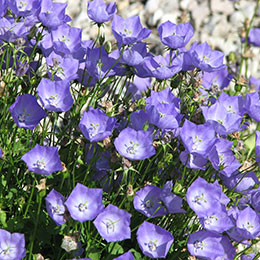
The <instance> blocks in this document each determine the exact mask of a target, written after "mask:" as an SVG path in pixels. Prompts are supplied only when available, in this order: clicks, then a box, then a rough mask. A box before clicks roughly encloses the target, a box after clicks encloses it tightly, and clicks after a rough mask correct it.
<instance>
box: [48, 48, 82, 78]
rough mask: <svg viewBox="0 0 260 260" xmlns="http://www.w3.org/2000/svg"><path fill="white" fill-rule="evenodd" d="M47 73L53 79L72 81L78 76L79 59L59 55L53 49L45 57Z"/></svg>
mask: <svg viewBox="0 0 260 260" xmlns="http://www.w3.org/2000/svg"><path fill="white" fill-rule="evenodd" d="M46 63H47V68H48V70H49V71H48V74H49V77H50V78H53V79H54V80H56V81H58V80H67V81H72V80H74V79H76V78H77V77H78V68H79V61H78V60H77V59H74V58H73V57H71V56H69V55H67V56H61V55H59V54H57V53H55V52H54V51H53V52H51V54H50V55H49V56H48V57H47V58H46Z"/></svg>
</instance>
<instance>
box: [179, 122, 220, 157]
mask: <svg viewBox="0 0 260 260" xmlns="http://www.w3.org/2000/svg"><path fill="white" fill-rule="evenodd" d="M180 137H181V139H182V142H183V145H184V147H185V148H186V150H187V151H188V152H189V153H197V154H199V155H201V156H203V157H206V156H208V153H209V151H210V150H211V149H212V147H213V145H214V144H215V143H216V141H217V139H216V138H215V131H214V129H213V128H212V127H211V126H210V125H205V124H203V125H196V124H194V123H192V122H190V121H189V120H185V122H184V124H183V127H182V128H181V131H180Z"/></svg>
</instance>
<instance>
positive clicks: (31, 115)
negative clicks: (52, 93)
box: [9, 94, 47, 130]
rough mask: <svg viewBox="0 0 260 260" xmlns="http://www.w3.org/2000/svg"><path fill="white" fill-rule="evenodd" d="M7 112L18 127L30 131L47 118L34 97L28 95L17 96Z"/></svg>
mask: <svg viewBox="0 0 260 260" xmlns="http://www.w3.org/2000/svg"><path fill="white" fill-rule="evenodd" d="M9 111H10V113H11V115H12V117H13V120H14V122H15V123H16V124H17V126H18V127H20V128H25V129H31V130H32V129H34V128H35V127H36V126H37V125H38V124H39V123H40V121H41V120H42V119H43V118H44V117H46V116H47V114H46V113H45V111H44V110H43V109H42V108H41V106H40V105H39V104H38V102H37V99H36V97H35V96H32V95H30V94H25V95H21V96H18V97H17V99H16V100H15V102H14V103H13V104H12V105H11V106H10V107H9Z"/></svg>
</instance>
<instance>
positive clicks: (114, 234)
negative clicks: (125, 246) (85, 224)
mask: <svg viewBox="0 0 260 260" xmlns="http://www.w3.org/2000/svg"><path fill="white" fill-rule="evenodd" d="M130 218H131V214H130V213H128V212H127V211H125V210H123V209H119V208H118V207H116V206H114V205H112V204H109V205H108V206H107V207H106V208H105V209H104V210H103V211H102V212H101V213H100V214H99V215H98V216H97V218H96V219H95V220H94V222H93V223H94V225H95V227H96V228H97V230H98V233H99V234H100V235H101V236H102V237H103V238H104V239H105V240H106V241H107V242H116V241H122V240H125V239H129V238H131V230H130Z"/></svg>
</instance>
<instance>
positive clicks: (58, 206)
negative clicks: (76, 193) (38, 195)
mask: <svg viewBox="0 0 260 260" xmlns="http://www.w3.org/2000/svg"><path fill="white" fill-rule="evenodd" d="M45 202H46V209H47V212H48V214H49V216H50V217H51V218H52V219H53V220H54V221H55V223H56V224H57V225H62V224H64V223H65V222H66V220H65V217H64V214H65V205H64V202H65V198H64V196H63V195H61V194H60V193H59V192H57V191H55V190H54V189H52V190H51V192H50V193H49V194H48V196H47V197H46V198H45Z"/></svg>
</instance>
